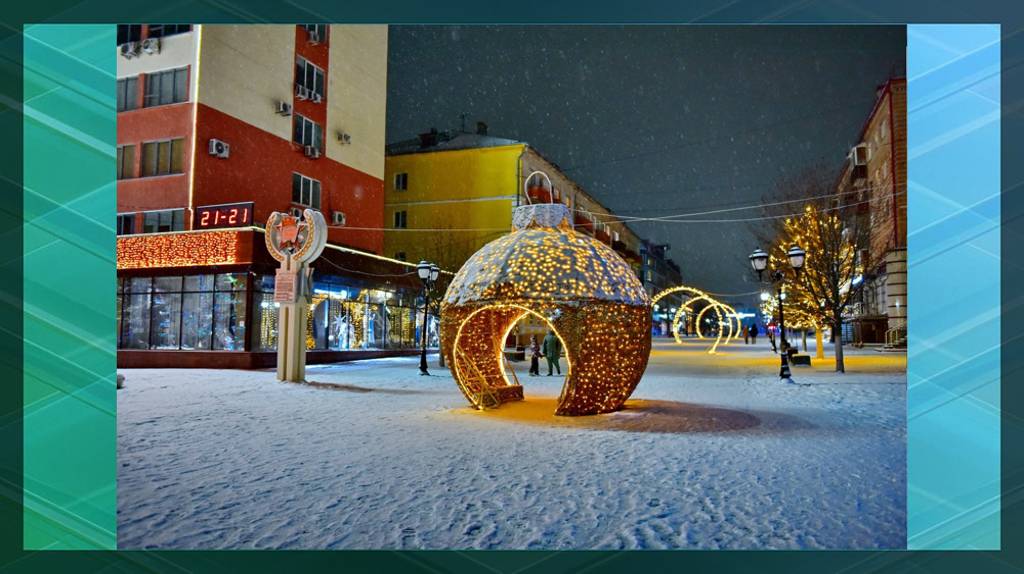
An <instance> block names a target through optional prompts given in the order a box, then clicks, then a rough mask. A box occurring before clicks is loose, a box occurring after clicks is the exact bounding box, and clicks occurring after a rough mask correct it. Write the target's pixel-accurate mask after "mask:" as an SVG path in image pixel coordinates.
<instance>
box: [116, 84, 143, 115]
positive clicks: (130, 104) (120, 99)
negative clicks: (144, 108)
mask: <svg viewBox="0 0 1024 574" xmlns="http://www.w3.org/2000/svg"><path fill="white" fill-rule="evenodd" d="M138 107H139V78H138V76H133V77H131V78H121V79H120V80H118V81H117V111H119V112H126V111H128V110H134V109H136V108H138Z"/></svg>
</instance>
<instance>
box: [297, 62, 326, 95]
mask: <svg viewBox="0 0 1024 574" xmlns="http://www.w3.org/2000/svg"><path fill="white" fill-rule="evenodd" d="M295 84H296V85H299V86H302V87H304V88H306V89H307V90H309V91H310V92H311V93H313V94H316V95H318V96H320V97H321V98H322V97H323V96H324V71H323V70H321V69H320V68H318V67H317V66H316V65H314V64H312V63H311V62H310V61H309V60H307V59H305V58H295Z"/></svg>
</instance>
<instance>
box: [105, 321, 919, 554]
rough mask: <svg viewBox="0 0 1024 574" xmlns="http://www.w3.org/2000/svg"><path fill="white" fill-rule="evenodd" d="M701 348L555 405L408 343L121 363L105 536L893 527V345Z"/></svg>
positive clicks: (620, 535)
mask: <svg viewBox="0 0 1024 574" xmlns="http://www.w3.org/2000/svg"><path fill="white" fill-rule="evenodd" d="M703 348H704V346H702V345H700V344H699V343H696V342H691V343H688V344H687V345H685V346H683V347H680V346H678V345H675V344H673V343H670V342H668V341H664V340H659V341H658V342H657V343H656V344H655V349H654V351H653V353H652V356H651V361H650V364H649V366H648V368H647V373H646V374H645V376H644V378H643V380H642V381H641V383H640V386H639V387H638V388H637V390H636V392H635V393H634V394H633V399H632V400H630V401H629V402H628V403H627V408H626V409H625V410H623V411H620V412H618V413H613V414H609V415H601V416H596V417H578V418H564V417H555V416H553V414H552V413H553V411H554V404H555V398H556V397H557V395H558V392H559V390H560V388H561V383H562V380H561V379H560V378H557V377H544V376H542V377H539V378H538V377H529V376H527V374H526V370H527V365H526V364H525V363H524V364H520V365H518V366H517V371H520V374H519V378H520V380H521V381H522V382H523V384H524V390H525V393H526V397H527V398H526V401H524V402H522V403H515V404H510V405H505V406H503V407H502V408H500V409H497V410H494V411H487V412H476V411H473V410H470V409H469V408H467V405H466V401H465V399H464V398H463V397H462V395H461V394H460V393H459V391H458V389H457V387H456V385H455V383H454V382H453V380H452V379H451V376H450V375H449V374H448V373H447V371H444V370H442V369H440V368H437V367H432V372H433V374H434V376H432V377H420V376H418V371H417V368H416V365H417V359H415V358H401V359H381V360H374V361H363V362H358V363H347V364H338V365H329V366H313V367H310V368H309V370H308V373H307V378H308V379H310V380H311V381H315V382H321V383H330V384H332V385H331V386H326V387H325V386H305V385H294V384H286V383H279V382H277V381H276V380H275V376H274V373H273V372H270V371H230V370H192V369H160V370H155V369H154V370H124V371H121V372H123V373H124V374H126V375H127V381H126V385H125V387H126V388H125V389H122V390H119V391H118V392H117V397H118V415H117V416H118V457H119V458H118V539H119V544H120V546H121V547H122V548H434V549H440V548H503V549H517V548H531V549H532V548H538V549H539V548H551V549H554V548H901V547H903V546H904V545H905V537H906V432H905V430H906V424H905V421H906V406H905V405H906V375H905V372H904V369H905V366H906V357H905V355H889V354H881V353H876V352H874V351H853V352H849V351H848V353H849V354H848V356H847V370H848V372H847V373H846V374H835V373H833V372H831V369H832V365H831V364H821V365H818V364H816V365H815V366H814V367H813V368H806V367H805V368H795V369H794V378H795V379H796V381H797V383H799V384H797V385H785V384H782V383H780V382H779V381H778V378H777V373H778V358H777V356H776V355H772V354H771V352H770V351H769V350H768V347H767V343H766V342H763V341H762V342H761V343H759V344H758V345H757V347H756V348H755V347H750V346H744V345H743V344H742V342H740V343H739V344H732V345H729V346H723V347H721V348H720V353H719V355H717V356H714V357H712V356H708V355H706V354H704V353H703V352H702V351H703ZM828 352H829V356H831V349H829V350H828ZM811 354H812V356H813V349H812V351H811ZM435 363H436V357H432V360H431V365H434V364H435ZM563 368H564V361H563ZM542 372H545V373H546V370H545V368H544V367H543V366H542Z"/></svg>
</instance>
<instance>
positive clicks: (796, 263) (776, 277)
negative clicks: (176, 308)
mask: <svg viewBox="0 0 1024 574" xmlns="http://www.w3.org/2000/svg"><path fill="white" fill-rule="evenodd" d="M786 257H787V258H788V259H789V266H790V267H792V268H793V272H794V273H795V274H799V273H800V270H801V269H803V267H804V259H806V258H807V252H806V251H804V250H803V249H801V248H800V247H798V246H796V245H794V246H792V247H790V248H789V251H787V252H786ZM750 265H751V267H753V268H754V271H756V272H757V279H758V280H759V281H763V280H764V277H763V274H764V271H765V269H766V268H767V267H768V254H767V253H765V252H764V251H763V250H762V249H761V248H760V247H759V248H757V249H755V250H754V252H753V253H751V254H750ZM785 279H786V274H785V273H784V272H783V271H782V270H781V269H775V270H773V271H771V272H769V274H768V282H769V283H771V284H772V285H775V286H776V287H775V296H776V297H778V302H779V335H780V339H779V350H780V351H781V353H780V355H782V366H781V368H780V369H779V378H780V379H782V380H783V381H784V382H789V383H791V382H793V379H792V377H791V374H790V372H789V343H787V342H786V319H785V315H784V314H783V310H782V301H783V299H784V297H783V296H782V287H783V282H784V281H785Z"/></svg>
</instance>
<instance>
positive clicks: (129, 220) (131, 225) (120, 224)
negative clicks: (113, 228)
mask: <svg viewBox="0 0 1024 574" xmlns="http://www.w3.org/2000/svg"><path fill="white" fill-rule="evenodd" d="M132 233H135V214H134V213H119V214H117V234H118V235H131V234H132Z"/></svg>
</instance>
